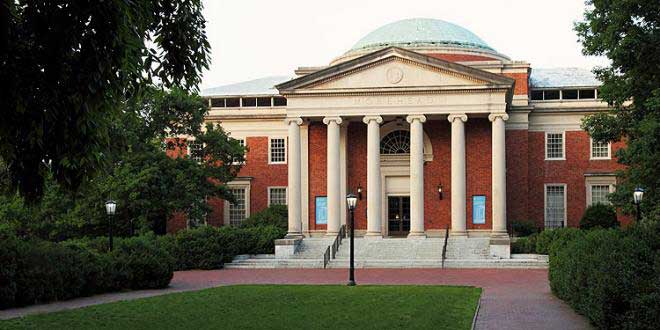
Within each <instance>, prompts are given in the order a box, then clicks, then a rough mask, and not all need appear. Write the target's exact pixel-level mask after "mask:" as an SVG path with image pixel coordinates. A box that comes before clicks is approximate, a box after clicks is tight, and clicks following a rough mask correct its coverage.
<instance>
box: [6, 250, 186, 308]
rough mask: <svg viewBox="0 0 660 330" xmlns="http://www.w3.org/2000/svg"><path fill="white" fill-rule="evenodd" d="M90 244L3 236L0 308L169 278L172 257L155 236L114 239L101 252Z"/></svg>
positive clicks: (147, 285)
mask: <svg viewBox="0 0 660 330" xmlns="http://www.w3.org/2000/svg"><path fill="white" fill-rule="evenodd" d="M89 243H90V242H89V241H87V242H85V241H69V242H65V243H53V242H47V241H41V240H34V239H32V240H21V239H18V238H16V237H3V238H2V240H1V241H0V261H1V262H2V267H1V271H0V308H8V307H14V306H25V305H30V304H36V303H43V302H48V301H53V300H66V299H71V298H75V297H80V296H89V295H92V294H96V293H102V292H109V291H117V290H123V289H155V288H163V287H166V286H167V285H169V283H170V280H171V279H172V276H173V272H174V259H172V257H171V256H170V255H169V254H168V253H167V251H165V250H163V249H162V248H161V247H160V246H158V245H157V244H156V240H155V239H154V238H153V237H134V238H128V239H118V240H117V242H116V243H117V244H116V248H115V250H114V251H112V252H99V251H97V250H95V249H93V248H91V247H90V246H89V245H90V244H89Z"/></svg>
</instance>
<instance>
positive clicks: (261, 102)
mask: <svg viewBox="0 0 660 330" xmlns="http://www.w3.org/2000/svg"><path fill="white" fill-rule="evenodd" d="M270 102H271V98H270V97H258V98H257V106H258V107H270Z"/></svg>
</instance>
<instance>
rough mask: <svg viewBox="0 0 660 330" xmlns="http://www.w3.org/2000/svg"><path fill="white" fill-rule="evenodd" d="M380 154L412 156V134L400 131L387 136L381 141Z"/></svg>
mask: <svg viewBox="0 0 660 330" xmlns="http://www.w3.org/2000/svg"><path fill="white" fill-rule="evenodd" d="M380 153H381V154H383V155H397V154H410V132H408V131H404V130H398V131H394V132H392V133H389V134H387V135H386V136H385V137H384V138H383V139H382V140H381V141H380Z"/></svg>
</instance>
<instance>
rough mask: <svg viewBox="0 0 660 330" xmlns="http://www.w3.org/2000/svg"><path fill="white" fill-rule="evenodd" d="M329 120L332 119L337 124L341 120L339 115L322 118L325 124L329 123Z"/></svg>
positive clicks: (339, 123)
mask: <svg viewBox="0 0 660 330" xmlns="http://www.w3.org/2000/svg"><path fill="white" fill-rule="evenodd" d="M331 121H334V122H335V123H337V125H341V122H342V120H341V117H339V116H332V117H325V118H323V123H324V124H326V125H328V124H330V122H331Z"/></svg>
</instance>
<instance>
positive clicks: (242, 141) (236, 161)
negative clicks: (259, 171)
mask: <svg viewBox="0 0 660 330" xmlns="http://www.w3.org/2000/svg"><path fill="white" fill-rule="evenodd" d="M236 140H238V144H240V145H241V147H243V148H245V139H236ZM246 158H247V149H246V150H245V155H244V156H243V162H239V161H238V160H237V159H234V160H233V161H232V162H231V163H232V165H239V164H245V159H246Z"/></svg>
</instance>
